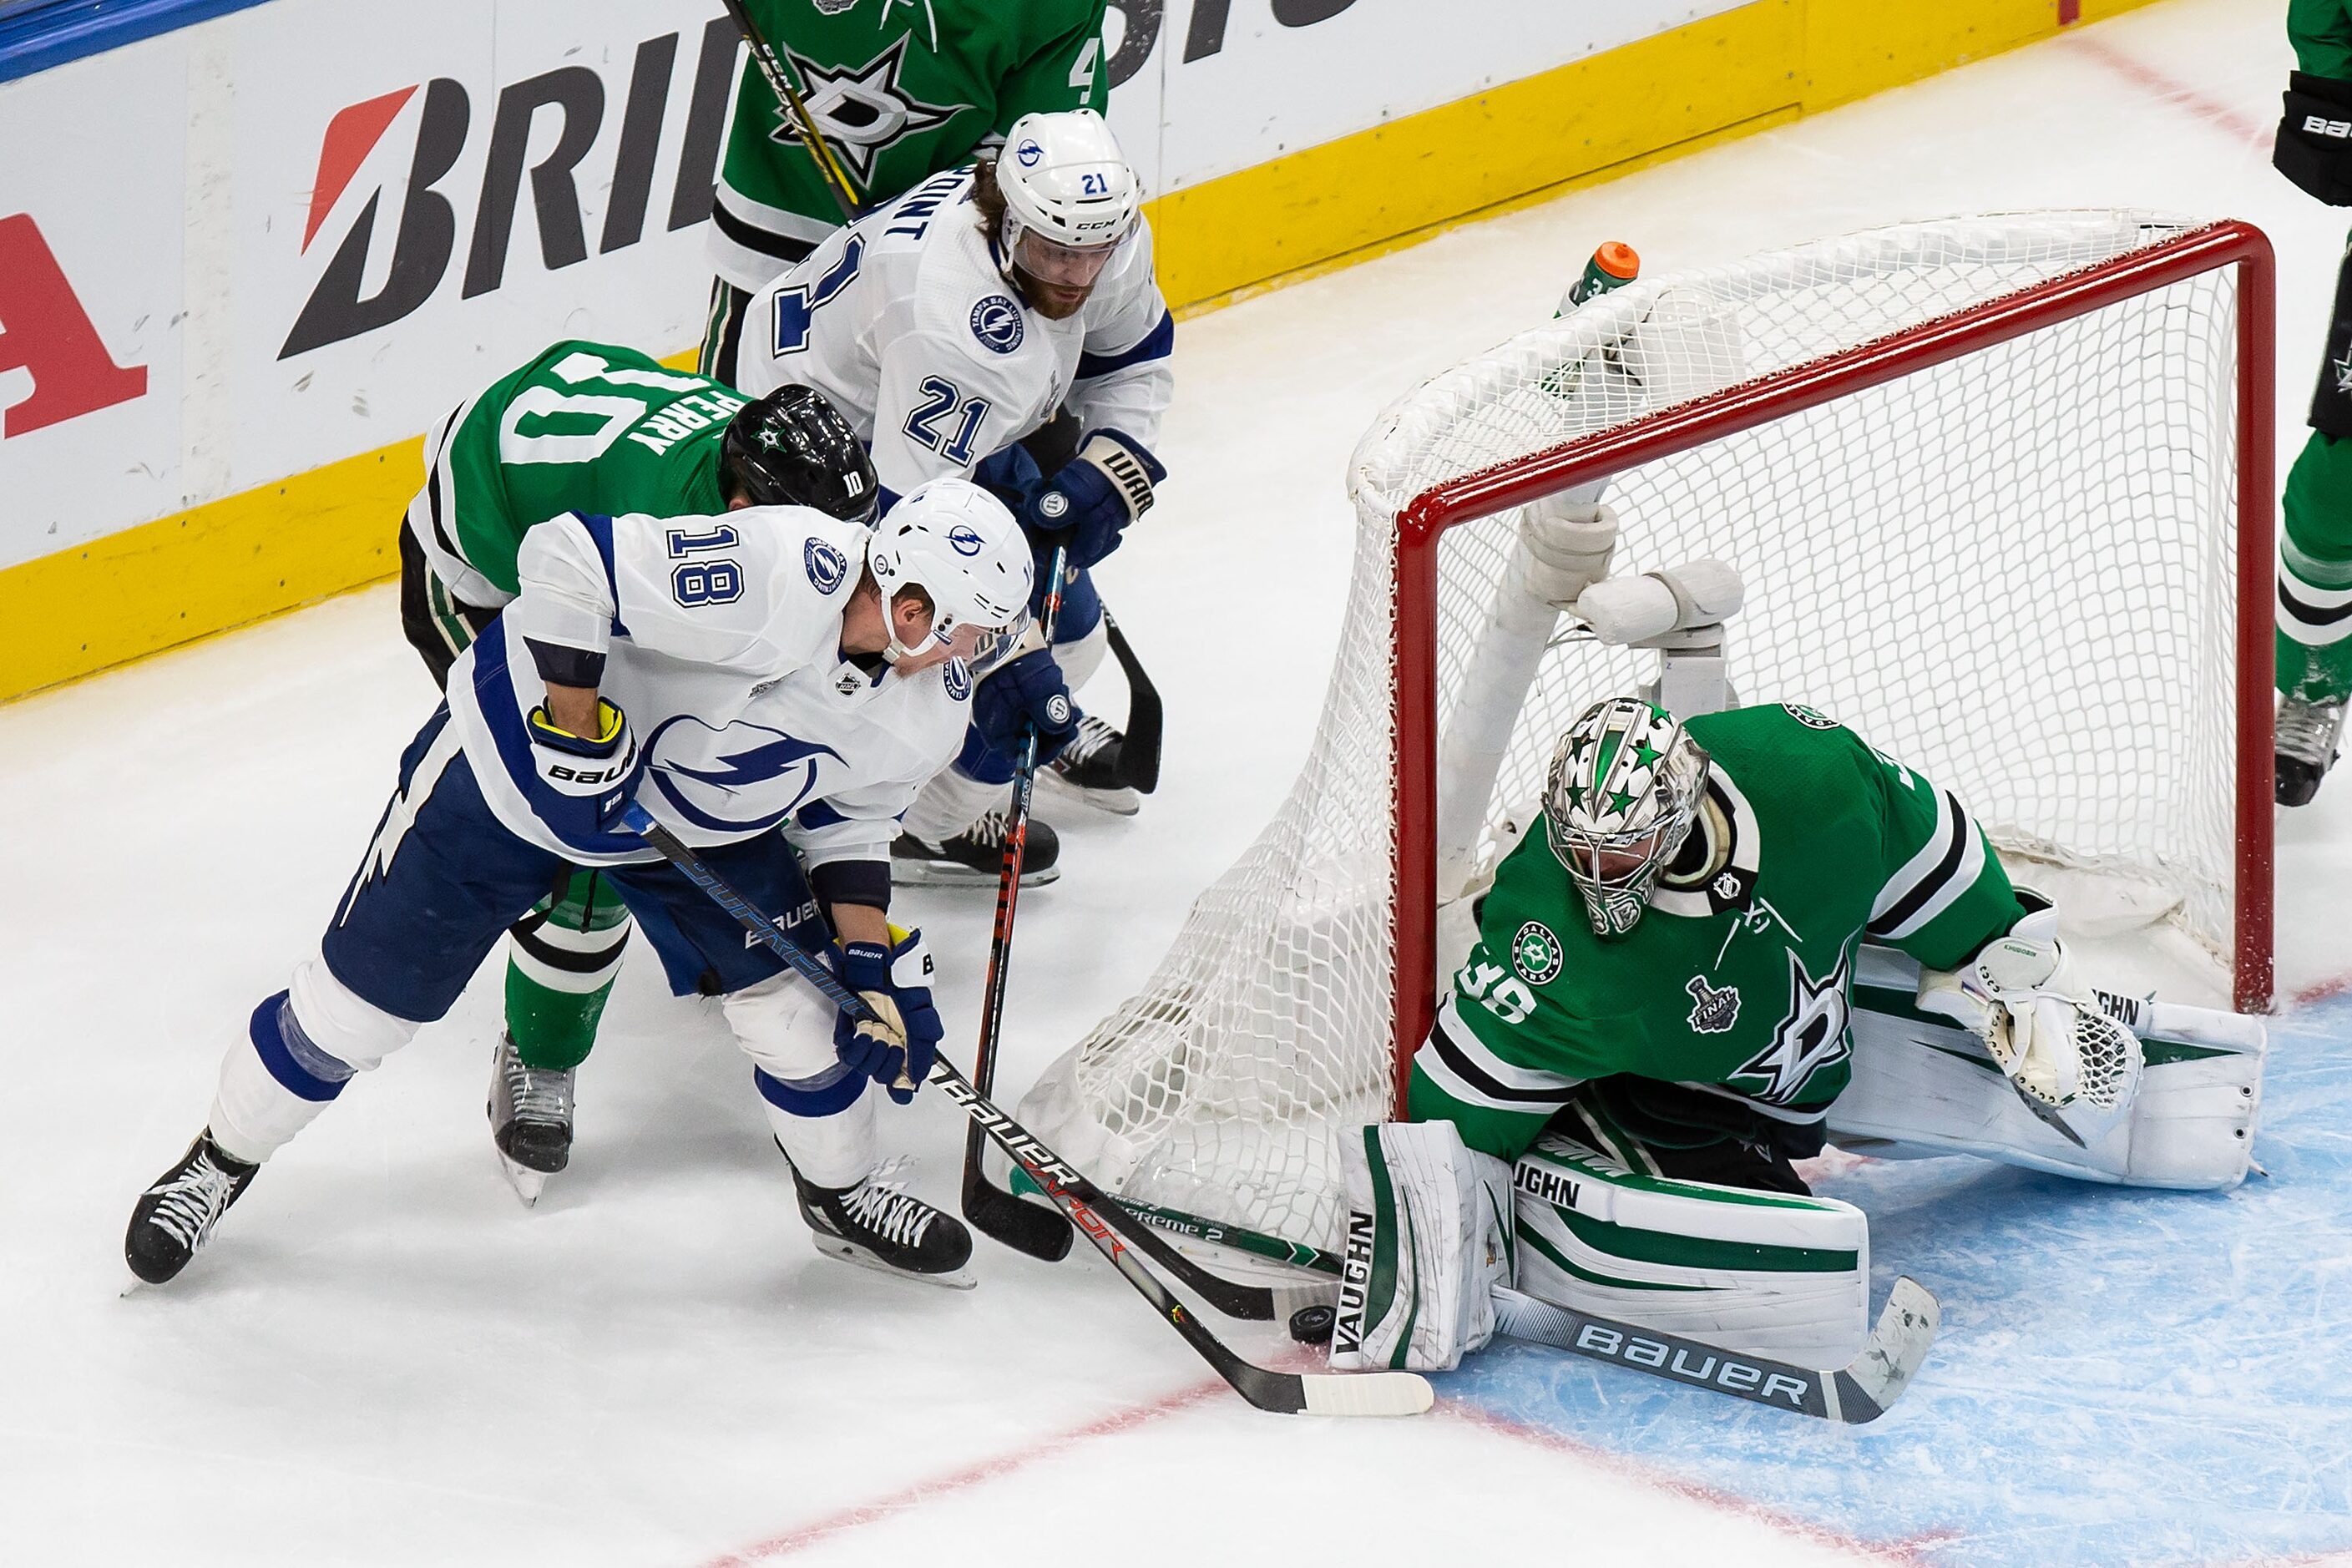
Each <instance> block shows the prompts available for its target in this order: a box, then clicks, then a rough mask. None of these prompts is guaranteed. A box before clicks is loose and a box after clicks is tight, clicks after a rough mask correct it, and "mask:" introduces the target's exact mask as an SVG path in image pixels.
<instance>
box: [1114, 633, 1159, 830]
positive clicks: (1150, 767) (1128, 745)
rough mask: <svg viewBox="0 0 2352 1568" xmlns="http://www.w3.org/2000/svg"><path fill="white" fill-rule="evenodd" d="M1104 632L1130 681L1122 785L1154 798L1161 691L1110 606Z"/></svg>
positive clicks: (1121, 762)
mask: <svg viewBox="0 0 2352 1568" xmlns="http://www.w3.org/2000/svg"><path fill="white" fill-rule="evenodd" d="M1103 630H1104V631H1105V632H1106V633H1108V635H1109V637H1110V655H1111V657H1112V658H1115V659H1117V660H1118V670H1119V673H1120V674H1121V675H1122V676H1125V677H1126V678H1127V735H1126V738H1125V739H1124V740H1122V741H1121V742H1119V747H1118V782H1119V783H1121V784H1125V785H1126V786H1127V787H1128V788H1129V789H1131V790H1133V791H1135V793H1136V794H1138V795H1150V793H1151V792H1152V791H1153V790H1156V789H1158V788H1159V787H1160V731H1161V729H1162V728H1163V726H1164V721H1163V717H1162V715H1161V713H1160V689H1159V688H1158V687H1156V686H1154V685H1152V684H1151V677H1150V676H1149V675H1146V674H1145V673H1144V672H1143V661H1142V660H1141V659H1139V658H1136V657H1135V649H1134V648H1132V647H1129V646H1128V641H1127V634H1126V633H1125V632H1123V631H1120V630H1119V629H1118V622H1117V621H1115V620H1113V619H1111V615H1110V610H1109V607H1108V606H1105V607H1104V609H1103Z"/></svg>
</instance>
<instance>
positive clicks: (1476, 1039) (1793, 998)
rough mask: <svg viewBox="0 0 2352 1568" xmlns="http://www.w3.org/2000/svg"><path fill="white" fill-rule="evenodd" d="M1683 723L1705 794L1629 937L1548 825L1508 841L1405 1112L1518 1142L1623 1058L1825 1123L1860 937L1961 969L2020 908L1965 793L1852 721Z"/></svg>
mask: <svg viewBox="0 0 2352 1568" xmlns="http://www.w3.org/2000/svg"><path fill="white" fill-rule="evenodd" d="M1685 728H1686V729H1687V730H1688V731H1689V732H1690V735H1691V738H1692V739H1693V740H1695V741H1696V742H1698V743H1699V744H1700V745H1701V746H1703V747H1705V748H1706V751H1707V752H1708V754H1709V756H1710V757H1711V758H1712V759H1713V766H1712V767H1711V768H1710V770H1709V773H1708V782H1707V787H1706V804H1705V805H1704V807H1703V808H1702V810H1701V811H1700V813H1699V817H1698V821H1697V822H1696V824H1695V825H1694V826H1693V827H1692V829H1691V837H1690V840H1689V841H1688V842H1687V843H1686V845H1685V850H1684V853H1683V855H1682V857H1681V858H1678V859H1677V861H1676V862H1675V867H1674V868H1671V870H1670V872H1669V874H1668V875H1667V876H1666V877H1665V878H1662V879H1661V880H1660V882H1659V884H1658V887H1657V889H1655V890H1654V892H1653V893H1652V895H1651V898H1650V904H1649V909H1648V910H1647V911H1646V912H1645V913H1644V914H1643V917H1642V920H1641V922H1640V923H1639V924H1638V925H1636V926H1635V927H1634V928H1633V931H1631V932H1630V933H1628V934H1627V935H1625V936H1623V937H1622V938H1619V939H1617V940H1614V941H1608V942H1604V941H1602V940H1601V938H1600V937H1598V936H1595V935H1594V934H1593V931H1592V928H1591V923H1590V921H1588V920H1587V918H1586V915H1585V910H1584V903H1583V900H1582V899H1581V897H1580V895H1579V893H1578V892H1577V889H1576V887H1575V885H1574V884H1573V883H1572V882H1571V881H1570V879H1569V875H1568V872H1567V870H1566V868H1563V867H1562V866H1561V865H1560V863H1559V858H1558V857H1557V856H1556V855H1554V853H1553V851H1552V847H1551V845H1550V842H1549V837H1548V834H1547V831H1546V826H1545V825H1544V824H1542V823H1540V822H1539V823H1538V825H1537V826H1535V827H1533V828H1532V829H1530V830H1529V831H1528V836H1527V837H1526V838H1525V839H1524V840H1523V841H1522V842H1521V843H1520V844H1519V846H1518V847H1517V848H1516V849H1514V850H1512V851H1511V853H1510V854H1509V855H1507V857H1505V858H1504V860H1503V863H1502V865H1501V867H1500V868H1498V870H1497V873H1496V879H1495V885H1494V888H1493V889H1492V890H1490V891H1489V892H1488V893H1487V895H1486V902H1485V905H1484V907H1483V908H1482V910H1481V911H1480V915H1479V922H1478V930H1479V941H1478V943H1477V946H1476V947H1475V948H1474V949H1473V950H1472V952H1471V954H1470V959H1469V962H1468V963H1465V965H1464V966H1463V968H1462V970H1461V972H1460V973H1458V974H1457V975H1455V977H1454V996H1453V997H1452V998H1451V999H1450V1000H1448V1001H1447V1002H1446V1004H1445V1005H1444V1007H1443V1008H1441V1009H1440V1012H1439V1016H1438V1020H1437V1025H1436V1026H1435V1027H1434V1028H1433V1029H1432V1030H1431V1031H1430V1037H1429V1040H1428V1043H1427V1044H1425V1045H1424V1046H1423V1047H1422V1048H1421V1050H1420V1052H1419V1053H1418V1054H1417V1055H1416V1056H1415V1057H1414V1058H1413V1068H1412V1092H1411V1100H1410V1104H1411V1113H1412V1118H1413V1120H1415V1121H1432V1120H1439V1119H1443V1120H1445V1121H1453V1122H1454V1123H1455V1124H1457V1125H1458V1126H1459V1127H1460V1128H1461V1130H1462V1136H1463V1139H1464V1141H1465V1142H1467V1143H1468V1144H1469V1145H1470V1146H1471V1147H1472V1148H1474V1149H1480V1150H1484V1151H1486V1152H1488V1153H1491V1154H1496V1155H1500V1156H1501V1157H1503V1158H1505V1159H1517V1157H1518V1155H1519V1154H1520V1153H1521V1152H1524V1151H1525V1150H1526V1149H1527V1148H1528V1146H1529V1145H1530V1144H1532V1143H1533V1142H1535V1139H1536V1134H1537V1133H1538V1132H1539V1131H1542V1129H1543V1126H1544V1123H1545V1122H1546V1121H1548V1120H1549V1118H1550V1117H1551V1116H1552V1115H1553V1114H1554V1113H1555V1112H1556V1111H1558V1110H1559V1109H1560V1107H1561V1106H1563V1105H1565V1104H1566V1103H1567V1102H1568V1101H1569V1100H1570V1099H1571V1098H1573V1097H1574V1096H1575V1094H1576V1091H1577V1088H1578V1086H1579V1085H1580V1084H1581V1083H1583V1082H1584V1081H1586V1080H1588V1079H1601V1078H1607V1077H1611V1076H1613V1075H1617V1074H1629V1075H1632V1076H1634V1077H1637V1078H1642V1079H1657V1080H1663V1081H1664V1082H1668V1083H1677V1084H1684V1085H1705V1086H1709V1087H1710V1088H1711V1089H1713V1090H1714V1091H1715V1092H1716V1093H1717V1094H1719V1095H1720V1096H1723V1097H1726V1098H1727V1100H1729V1101H1731V1102H1732V1104H1731V1105H1728V1106H1727V1109H1745V1110H1749V1111H1752V1112H1755V1113H1758V1114H1761V1115H1763V1116H1766V1117H1769V1118H1772V1119H1774V1120H1777V1121H1795V1122H1815V1121H1819V1119H1820V1116H1821V1113H1822V1110H1824V1109H1825V1108H1826V1107H1827V1106H1828V1105H1829V1103H1830V1101H1831V1100H1833V1099H1835V1098H1836V1096H1837V1094H1838V1092H1839V1091H1840V1090H1841V1089H1843V1088H1844V1087H1845V1085H1846V1079H1847V1076H1848V1058H1849V1056H1850V1054H1851V1052H1852V1050H1853V1041H1852V1039H1851V1037H1849V1036H1848V1034H1847V1030H1846V1016H1847V1007H1848V997H1849V989H1850V983H1851V980H1852V976H1853V958H1854V952H1855V949H1856V948H1857V947H1858V946H1859V945H1860V943H1861V942H1862V940H1863V937H1864V934H1865V933H1867V934H1868V936H1869V938H1870V940H1871V941H1873V942H1881V943H1885V944H1887V945H1890V946H1894V947H1898V948H1901V949H1902V950H1903V951H1905V952H1908V953H1910V954H1911V955H1912V956H1914V957H1916V958H1917V959H1918V960H1919V961H1920V962H1921V963H1927V964H1929V965H1933V966H1935V967H1937V968H1949V967H1952V966H1954V965H1956V964H1958V963H1960V962H1961V961H1962V960H1964V959H1966V958H1967V957H1969V955H1970V954H1972V953H1973V952H1975V951H1976V950H1977V949H1978V948H1979V946H1981V945H1982V944H1983V943H1984V942H1986V941H1987V940H1988V939H1990V938H1991V937H1994V936H1996V935H1999V934H2000V933H2001V932H2004V931H2007V930H2008V929H2009V928H2010V927H2011V925H2012V924H2014V923H2015V922H2016V921H2018V920H2019V919H2020V918H2021V916H2022V915H2023V914H2024V912H2025V910H2024V908H2023V906H2022V905H2021V904H2020V903H2019V902H2018V900H2017V895H2016V893H2015V892H2014V890H2013V889H2011V886H2010V882H2009V878H2008V876H2007V875H2006V874H2005V873H2004V872H2003V871H2002V869H2001V868H2000V861H1999V860H1997V859H1996V858H1994V856H1993V854H1992V851H1991V849H1990V846H1989V845H1988V844H1987V843H1986V840H1985V837H1984V834H1983V832H1982V830H1981V829H1980V828H1979V827H1978V826H1977V825H1976V823H1975V822H1974V821H1972V820H1971V819H1970V818H1969V815H1968V814H1967V812H1965V811H1963V810H1962V809H1961V807H1960V804H1959V802H1958V801H1957V800H1956V799H1954V798H1953V797H1952V795H1950V794H1949V793H1948V791H1945V790H1941V789H1938V788H1937V786H1936V785H1935V784H1932V783H1930V782H1929V781H1928V780H1927V779H1925V778H1922V777H1921V776H1920V775H1919V774H1918V773H1915V772H1913V771H1912V770H1911V769H1909V768H1906V767H1904V766H1903V765H1902V764H1900V763H1895V762H1891V761H1889V760H1888V759H1886V758H1885V757H1882V756H1880V755H1879V754H1878V753H1877V752H1874V751H1872V750H1871V749H1870V748H1869V747H1868V746H1866V745H1864V743H1863V742H1862V741H1861V739H1860V738H1859V737H1857V736H1856V735H1855V734H1854V733H1853V731H1850V730H1848V729H1846V728H1845V727H1844V726H1843V725H1840V724H1836V723H1833V722H1832V721H1829V720H1827V719H1824V718H1822V716H1821V715H1819V714H1817V713H1814V712H1812V711H1811V710H1809V709H1804V708H1780V707H1769V708H1743V709H1738V710H1734V711H1732V712H1728V713H1713V714H1708V715H1706V716H1704V717H1702V718H1696V719H1693V720H1691V721H1689V722H1688V724H1687V725H1686V726H1685Z"/></svg>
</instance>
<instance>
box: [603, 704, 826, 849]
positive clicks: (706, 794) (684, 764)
mask: <svg viewBox="0 0 2352 1568" xmlns="http://www.w3.org/2000/svg"><path fill="white" fill-rule="evenodd" d="M645 750H646V756H647V757H649V758H651V759H652V762H651V765H650V768H649V770H648V772H647V775H646V776H647V778H648V779H649V780H650V782H651V783H652V784H653V786H654V788H656V790H658V791H660V792H661V797H662V800H663V801H664V803H665V804H667V805H668V806H669V808H670V811H671V812H673V813H675V814H676V816H677V818H678V819H679V820H681V821H684V822H688V823H691V824H693V825H694V826H697V827H700V828H704V829H706V830H708V831H709V832H712V833H724V834H728V835H730V836H741V835H747V834H752V833H763V832H765V831H767V830H768V829H769V828H771V827H773V826H776V825H777V824H779V823H781V822H782V821H783V820H784V819H785V818H786V817H788V816H792V814H793V813H794V812H795V811H798V810H799V809H800V808H801V805H802V803H803V802H804V801H806V800H807V799H808V798H809V797H810V796H811V795H814V794H815V793H816V787H817V778H818V774H819V773H820V771H821V770H822V767H823V762H824V758H826V757H831V758H832V759H833V760H834V761H835V762H840V761H841V760H842V756H841V753H840V752H836V751H835V750H834V749H833V748H832V747H831V746H826V745H821V744H819V743H817V742H814V741H801V740H795V739H794V738H793V737H792V736H790V735H787V734H785V733H784V732H783V731H781V730H772V729H769V728H768V727H766V726H765V725H761V724H746V723H743V722H741V721H737V722H735V723H732V724H730V725H728V726H726V727H725V728H724V729H714V728H712V727H711V726H710V725H709V724H706V723H704V722H703V721H701V720H699V719H698V718H696V717H695V716H694V715H693V714H691V713H681V714H679V715H678V716H677V718H675V719H671V720H669V721H667V722H666V723H664V724H662V725H661V726H660V727H659V728H658V729H656V730H655V731H654V732H653V737H652V739H650V740H648V741H647V742H646V747H645Z"/></svg>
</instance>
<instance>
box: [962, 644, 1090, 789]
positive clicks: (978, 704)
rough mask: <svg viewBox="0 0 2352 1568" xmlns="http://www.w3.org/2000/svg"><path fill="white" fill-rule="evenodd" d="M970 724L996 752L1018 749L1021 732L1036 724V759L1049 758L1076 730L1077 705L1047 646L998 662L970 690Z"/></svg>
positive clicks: (1009, 754) (1057, 753)
mask: <svg viewBox="0 0 2352 1568" xmlns="http://www.w3.org/2000/svg"><path fill="white" fill-rule="evenodd" d="M971 722H972V728H974V729H976V730H978V731H980V738H981V739H982V740H983V741H986V742H988V744H989V747H990V749H991V750H992V751H994V752H996V753H997V754H998V755H999V756H1002V757H1006V758H1013V757H1017V756H1019V755H1020V754H1021V737H1022V736H1023V735H1024V734H1025V733H1026V732H1027V731H1028V730H1029V728H1030V726H1032V725H1034V726H1035V727H1036V730H1037V761H1038V762H1039V763H1050V762H1052V761H1053V760H1054V759H1055V757H1058V756H1060V755H1061V754H1062V748H1063V747H1065V746H1066V745H1068V744H1069V743H1070V738H1071V737H1072V736H1074V735H1076V733H1077V732H1078V705H1077V704H1076V703H1075V702H1073V701H1071V700H1070V689H1069V687H1068V686H1067V685H1066V683H1065V682H1064V681H1063V679H1062V668H1061V666H1059V665H1057V664H1055V662H1054V656H1053V654H1052V652H1051V651H1050V650H1048V649H1045V648H1038V649H1037V650H1035V651H1034V652H1033V653H1024V654H1023V655H1022V656H1021V657H1020V658H1016V659H1013V660H1011V661H1009V662H1008V663H1005V664H1003V665H1000V666H998V667H997V668H995V669H994V670H992V671H991V672H990V674H989V677H988V679H986V680H983V681H982V682H981V683H980V685H979V686H977V687H976V688H974V689H973V690H972V694H971Z"/></svg>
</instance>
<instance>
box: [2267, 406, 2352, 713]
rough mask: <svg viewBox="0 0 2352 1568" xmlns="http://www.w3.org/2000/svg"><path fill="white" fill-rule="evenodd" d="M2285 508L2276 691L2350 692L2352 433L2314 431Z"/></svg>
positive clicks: (2325, 695) (2320, 695)
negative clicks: (2351, 435) (2344, 436)
mask: <svg viewBox="0 0 2352 1568" xmlns="http://www.w3.org/2000/svg"><path fill="white" fill-rule="evenodd" d="M2284 511H2285V514H2286V531H2285V535H2284V538H2282V539H2281V540H2280V541H2279V598H2278V689H2280V690H2281V691H2284V692H2285V693H2287V694H2288V695H2290V696H2295V697H2303V698H2306V699H2316V700H2329V699H2334V698H2339V697H2343V696H2346V695H2347V694H2352V439H2338V438H2337V437H2333V436H2329V435H2326V434H2325V433H2324V432H2319V431H2314V432H2313V433H2312V437H2311V439H2310V440H2309V441H2307V442H2305V445H2304V448H2303V453H2302V455H2301V456H2300V457H2298V458H2295V460H2294V468H2292V469H2290V470H2289V471H2288V473H2287V479H2286V494H2285V497H2284Z"/></svg>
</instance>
